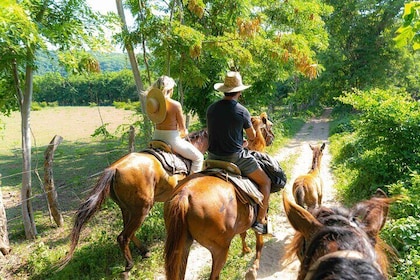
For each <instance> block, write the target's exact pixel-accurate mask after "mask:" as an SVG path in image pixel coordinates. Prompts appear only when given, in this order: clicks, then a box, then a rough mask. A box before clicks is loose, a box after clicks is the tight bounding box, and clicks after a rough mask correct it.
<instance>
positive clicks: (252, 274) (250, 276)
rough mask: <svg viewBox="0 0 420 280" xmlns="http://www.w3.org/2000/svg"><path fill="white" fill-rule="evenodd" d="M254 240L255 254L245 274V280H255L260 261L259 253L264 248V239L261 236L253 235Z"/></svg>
mask: <svg viewBox="0 0 420 280" xmlns="http://www.w3.org/2000/svg"><path fill="white" fill-rule="evenodd" d="M255 238H256V245H255V247H256V253H255V261H254V263H253V265H252V267H251V268H249V269H248V271H247V272H246V274H245V280H255V279H257V271H258V270H259V269H260V259H261V252H262V248H263V246H264V239H263V235H261V234H257V233H255Z"/></svg>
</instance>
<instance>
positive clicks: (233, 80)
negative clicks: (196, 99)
mask: <svg viewBox="0 0 420 280" xmlns="http://www.w3.org/2000/svg"><path fill="white" fill-rule="evenodd" d="M249 87H250V86H247V85H244V84H243V83H242V77H241V74H239V72H235V71H229V72H227V74H226V77H225V81H224V82H223V83H216V84H215V85H214V89H215V90H218V91H221V92H239V91H243V90H245V89H247V88H249Z"/></svg>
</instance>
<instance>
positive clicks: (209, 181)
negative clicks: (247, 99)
mask: <svg viewBox="0 0 420 280" xmlns="http://www.w3.org/2000/svg"><path fill="white" fill-rule="evenodd" d="M252 124H253V127H254V129H255V130H256V133H257V135H258V137H259V138H258V140H256V141H253V143H254V144H257V143H258V145H252V144H251V143H250V144H251V145H250V146H248V148H249V149H253V150H257V151H262V150H264V148H265V145H266V143H270V144H271V143H272V140H273V139H274V134H273V133H272V131H271V127H272V123H271V122H270V121H269V120H268V118H267V114H266V113H263V114H261V116H260V117H252ZM262 130H266V132H265V134H264V135H266V136H267V138H265V139H264V138H263V137H264V136H263V134H262ZM177 190H178V191H177V192H175V195H174V197H173V198H172V199H171V200H170V201H167V202H165V212H164V219H165V224H166V231H167V239H166V244H165V268H166V276H167V279H171V280H178V279H184V277H185V271H186V266H187V259H188V255H189V250H190V247H191V245H192V243H193V241H194V240H196V241H197V242H198V243H200V244H201V245H202V246H204V247H205V248H207V249H208V250H209V251H210V252H211V255H212V259H213V265H212V271H211V275H210V279H219V274H220V271H221V270H222V268H223V266H224V264H225V262H226V259H227V254H228V251H229V247H230V243H231V241H232V239H233V237H234V236H235V235H236V234H240V236H241V239H242V252H243V253H249V252H251V249H250V248H249V247H248V246H247V244H246V242H245V238H246V231H247V230H248V229H249V228H250V227H251V226H252V224H253V223H254V221H255V217H256V215H255V212H254V210H253V207H252V206H251V205H250V204H248V203H243V202H241V201H240V200H239V199H237V195H236V190H235V186H234V185H233V184H232V183H230V182H229V181H227V180H222V179H220V178H217V177H214V176H207V175H205V174H194V175H192V176H189V177H187V178H186V179H185V180H183V181H181V182H180V184H179V186H178V187H177ZM255 236H256V257H255V261H254V264H253V266H252V267H251V268H250V270H249V271H248V272H247V275H246V277H247V279H255V277H256V271H257V270H258V269H259V261H260V258H261V251H262V247H263V245H264V240H263V236H262V235H260V234H255Z"/></svg>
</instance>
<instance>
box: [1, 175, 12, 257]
mask: <svg viewBox="0 0 420 280" xmlns="http://www.w3.org/2000/svg"><path fill="white" fill-rule="evenodd" d="M10 250H11V248H10V246H9V234H8V232H7V218H6V210H5V209H4V204H3V193H2V191H1V174H0V253H1V254H0V257H3V256H6V255H7V254H9V253H10Z"/></svg>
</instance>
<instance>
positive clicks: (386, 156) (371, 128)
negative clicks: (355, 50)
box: [337, 89, 420, 200]
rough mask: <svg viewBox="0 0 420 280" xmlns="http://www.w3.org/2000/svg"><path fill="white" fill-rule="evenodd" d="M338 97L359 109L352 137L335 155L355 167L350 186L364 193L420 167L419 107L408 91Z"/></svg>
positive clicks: (357, 197) (345, 163)
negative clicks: (338, 153)
mask: <svg viewBox="0 0 420 280" xmlns="http://www.w3.org/2000/svg"><path fill="white" fill-rule="evenodd" d="M339 100H340V101H342V102H343V103H345V104H349V105H352V106H353V108H354V109H356V110H357V111H358V112H360V114H358V118H357V119H355V120H352V121H351V124H352V128H354V133H351V135H352V137H351V138H352V140H351V141H348V142H346V143H343V144H344V145H343V147H342V148H341V149H340V150H341V152H343V153H344V154H343V155H338V157H337V158H338V164H341V165H345V166H346V168H348V169H350V170H357V173H358V174H357V178H355V180H354V181H353V182H352V183H351V186H349V189H352V190H354V191H355V193H359V194H362V195H363V196H365V195H367V194H370V193H372V192H373V191H374V190H375V189H376V188H377V187H383V186H384V185H390V184H393V183H395V182H397V181H398V180H403V181H406V180H408V179H409V175H410V174H411V170H419V169H420V163H419V161H418V158H419V157H420V126H419V125H418V124H419V123H420V110H419V109H420V106H419V103H418V102H417V101H415V100H413V99H412V98H411V97H410V96H409V94H407V93H405V92H394V91H391V90H379V89H375V90H371V91H358V90H355V91H354V92H352V93H346V94H345V95H344V96H342V97H340V98H339ZM353 198H354V199H356V200H357V199H360V198H364V197H362V196H356V197H353Z"/></svg>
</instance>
